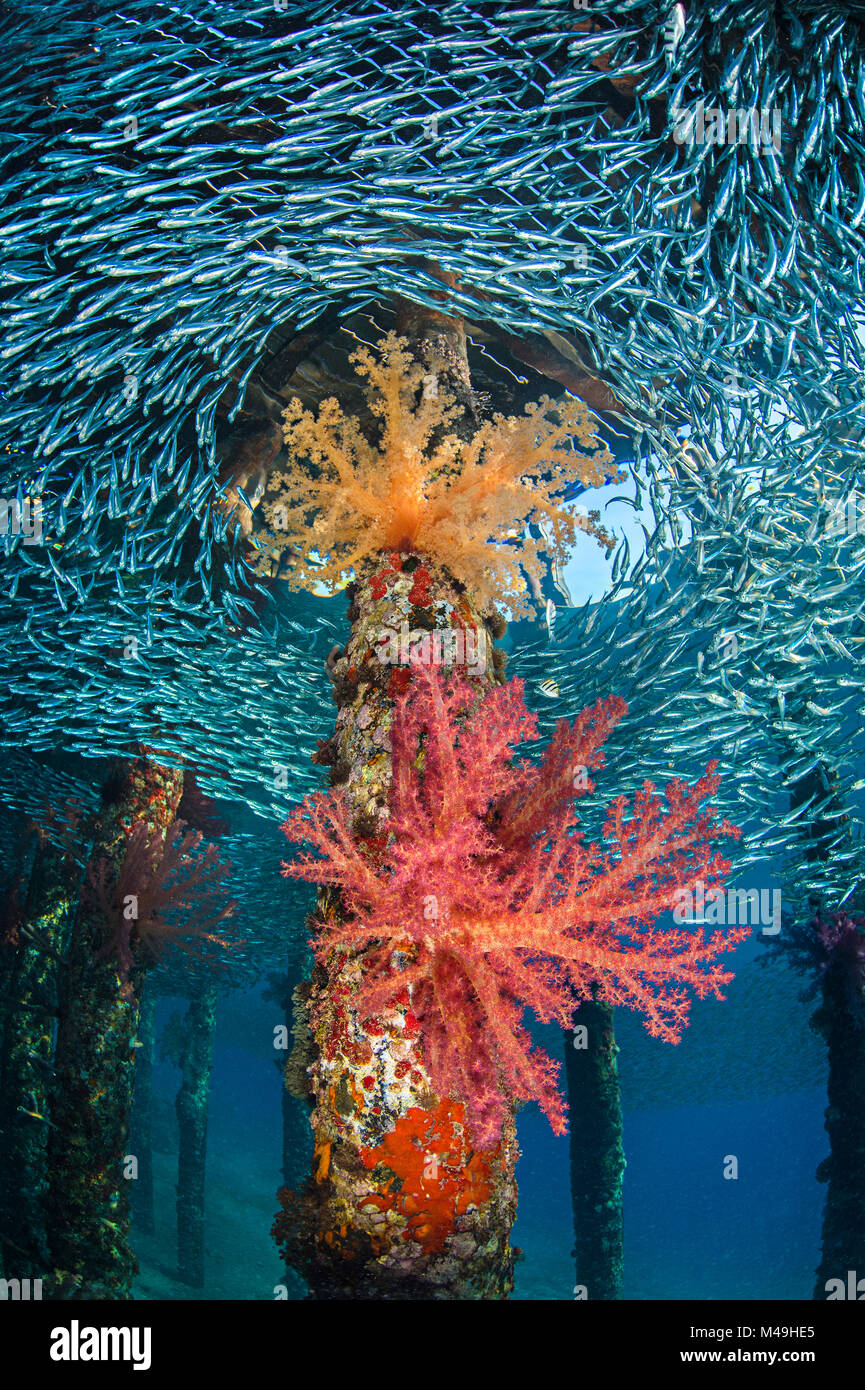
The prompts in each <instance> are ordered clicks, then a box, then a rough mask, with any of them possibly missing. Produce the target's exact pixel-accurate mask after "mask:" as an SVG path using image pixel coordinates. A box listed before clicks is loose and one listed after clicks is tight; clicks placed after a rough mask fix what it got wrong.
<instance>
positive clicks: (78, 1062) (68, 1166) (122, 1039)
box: [46, 758, 183, 1299]
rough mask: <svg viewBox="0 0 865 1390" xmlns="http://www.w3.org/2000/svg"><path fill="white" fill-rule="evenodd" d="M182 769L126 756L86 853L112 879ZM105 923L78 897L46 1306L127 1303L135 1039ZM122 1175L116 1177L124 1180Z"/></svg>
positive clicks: (62, 1018)
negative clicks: (137, 827) (132, 838)
mask: <svg viewBox="0 0 865 1390" xmlns="http://www.w3.org/2000/svg"><path fill="white" fill-rule="evenodd" d="M182 791H183V773H182V772H178V771H175V770H173V769H170V768H166V767H162V766H160V765H159V764H158V763H156V762H152V761H150V760H148V759H145V758H138V759H136V760H135V761H133V762H130V763H128V764H125V765H122V766H121V768H120V769H119V770H118V774H117V778H116V781H115V783H114V786H113V787H112V789H111V800H110V802H109V803H108V804H107V805H106V806H105V807H104V808H103V811H102V813H101V817H100V821H99V824H98V826H97V831H96V835H95V838H94V844H93V850H92V856H93V860H94V862H95V861H96V860H100V859H105V860H106V861H107V863H108V869H109V875H113V876H116V875H117V874H118V873H119V871H120V866H121V864H122V863H123V859H124V856H125V854H126V848H127V838H128V835H129V832H130V830H131V828H132V825H133V824H134V823H135V822H143V823H144V824H146V825H147V827H148V829H149V830H150V831H151V832H153V831H161V832H162V833H163V834H164V832H165V831H166V830H167V829H168V827H169V826H170V825H171V823H172V822H173V821H174V819H175V816H176V812H177V807H178V804H179V802H180V797H181V793H182ZM113 926H114V924H112V923H106V922H104V921H103V920H101V918H100V915H99V913H98V912H97V911H95V910H94V909H93V908H92V907H91V906H90V905H89V904H88V902H87V900H86V898H83V899H82V902H81V904H80V907H79V912H78V918H77V921H76V924H75V928H74V930H73V932H72V938H71V941H70V946H69V952H68V956H67V962H66V970H65V974H64V981H63V988H62V990H61V996H60V1011H59V1020H58V1029H57V1046H56V1056H55V1064H54V1066H55V1085H54V1091H53V1097H52V1106H51V1135H50V1139H49V1143H48V1183H49V1187H48V1194H47V1198H46V1209H47V1233H48V1248H49V1252H50V1257H51V1263H52V1266H53V1276H52V1279H51V1286H52V1288H51V1292H52V1296H53V1297H55V1298H72V1299H81V1298H113V1299H126V1298H130V1297H131V1286H132V1280H133V1277H134V1274H135V1271H136V1261H135V1256H134V1254H133V1252H132V1247H131V1245H130V1242H129V1198H128V1183H129V1182H130V1181H134V1175H135V1163H134V1161H133V1162H131V1163H130V1164H128V1165H125V1164H124V1159H125V1158H129V1159H130V1160H134V1159H135V1156H134V1155H127V1154H126V1138H127V1125H128V1119H129V1112H130V1107H131V1101H132V1084H133V1075H134V1069H135V1052H136V1046H137V1042H138V1014H139V1002H138V1000H139V990H140V987H141V982H142V979H143V975H144V964H143V962H142V961H141V959H140V958H138V957H136V958H135V959H134V961H133V965H132V968H131V970H130V971H129V974H128V978H127V979H125V980H124V979H122V978H121V976H120V974H119V972H118V967H117V963H116V961H115V960H113V959H112V957H111V956H108V955H106V954H105V953H104V947H105V944H106V936H107V934H108V933H110V931H111V929H112V928H113ZM124 1167H127V1168H128V1172H127V1173H124Z"/></svg>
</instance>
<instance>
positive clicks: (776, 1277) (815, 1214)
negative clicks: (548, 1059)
mask: <svg viewBox="0 0 865 1390" xmlns="http://www.w3.org/2000/svg"><path fill="white" fill-rule="evenodd" d="M753 970H754V967H752V968H751V976H750V977H749V973H748V971H747V970H743V971H742V976H741V982H740V988H739V993H738V995H737V992H736V986H735V985H734V986H732V987H731V990H730V997H729V998H728V999H727V1001H725V1002H724V1003H723V1004H722V1003H718V1002H716V1001H706V1002H704V1003H702V1004H697V1005H696V1006H695V1017H694V1023H693V1028H692V1030H691V1033H690V1037H689V1034H688V1033H686V1035H685V1039H684V1040H683V1042H682V1044H680V1046H679V1047H678V1048H670V1047H669V1046H668V1045H666V1044H662V1043H659V1042H658V1041H657V1040H654V1039H651V1038H649V1037H647V1035H646V1034H645V1033H644V1031H643V1029H642V1028H641V1027H640V1026H639V1024H638V1023H637V1021H636V1020H635V1019H633V1018H632V1017H630V1016H628V1015H622V1016H620V1019H619V1027H618V1037H619V1041H620V1046H621V1053H620V1057H619V1067H620V1074H621V1078H622V1089H623V1098H624V1099H623V1117H624V1145H625V1152H626V1159H627V1170H626V1175H625V1189H624V1198H625V1239H626V1262H625V1288H624V1294H625V1298H626V1299H684V1298H689V1299H723V1298H744V1299H755V1300H761V1299H769V1298H782V1299H810V1297H811V1291H812V1287H813V1271H814V1268H815V1266H816V1264H817V1259H818V1255H819V1238H820V1216H821V1210H822V1203H823V1196H824V1189H823V1188H822V1187H821V1186H820V1185H819V1184H818V1183H817V1182H816V1180H815V1177H814V1172H815V1169H816V1166H817V1164H818V1163H819V1161H820V1159H821V1158H822V1157H823V1156H824V1155H825V1153H826V1151H827V1141H826V1136H825V1134H824V1131H823V1127H822V1126H823V1109H824V1106H825V1082H822V1083H821V1082H820V1080H819V1071H818V1074H817V1076H816V1077H815V1074H814V1073H815V1065H816V1066H818V1067H819V1060H820V1052H819V1046H818V1047H816V1049H815V1044H814V1041H813V1035H811V1034H810V1033H809V1031H808V1030H807V1015H808V1008H807V1006H805V1005H800V1006H797V1005H796V1003H795V996H793V999H794V1002H793V1003H792V1004H790V1005H789V1006H787V1007H786V1008H785V1010H784V1011H783V1017H785V1018H786V1020H787V1021H786V1028H785V1032H784V1034H783V1035H782V1036H781V1037H780V1038H779V1037H778V1036H776V1035H775V1036H771V1037H769V1036H767V1037H766V1039H765V1046H764V1047H763V1048H762V1051H760V1050H759V1049H760V1044H759V1042H757V1043H755V1041H754V1039H755V1037H759V1030H760V1026H761V1018H760V1017H759V1016H758V1017H754V1015H753V1011H752V1004H751V1001H752V998H753V995H754V991H753V988H752V986H753V984H754V982H755V981H756V985H757V986H758V987H759V988H760V989H762V990H765V988H766V985H767V984H768V983H771V982H773V981H775V976H774V975H768V976H767V975H766V974H765V973H764V972H761V973H760V975H759V976H756V977H754V976H753ZM764 981H765V984H764ZM783 983H784V982H783V979H782V978H781V977H779V978H778V980H777V985H778V987H779V988H780V987H781V986H782V985H783ZM767 992H768V991H767ZM758 997H759V996H758ZM178 1009H182V1001H180V1000H168V999H164V1000H160V1003H159V1009H158V1020H159V1026H163V1025H164V1022H165V1021H166V1020H167V1018H168V1017H169V1016H170V1015H171V1014H172V1013H174V1012H176V1011H178ZM770 1017H771V1016H770ZM762 1021H763V1022H765V1020H762ZM278 1022H279V1017H278V1010H277V1008H276V1006H275V1005H274V1004H273V1003H272V1002H269V1001H264V1000H263V999H262V991H261V988H257V989H255V990H252V991H249V992H247V993H244V994H240V993H235V994H230V995H227V996H226V997H225V998H224V999H223V1000H222V1001H221V1014H220V1019H219V1025H218V1031H217V1042H216V1048H215V1053H214V1068H213V1077H212V1094H211V1107H210V1121H209V1134H208V1177H207V1184H208V1185H207V1238H206V1255H207V1282H206V1285H205V1288H204V1289H203V1290H202V1291H200V1292H198V1293H195V1292H194V1291H192V1290H190V1289H186V1288H184V1286H183V1285H181V1284H179V1283H177V1282H176V1280H175V1278H174V1274H173V1269H172V1260H173V1249H174V1219H175V1218H174V1207H173V1203H174V1181H175V1177H176V1139H175V1126H174V1122H173V1102H174V1095H175V1093H176V1089H177V1085H178V1079H179V1073H178V1071H177V1070H176V1068H175V1067H174V1066H173V1065H172V1064H171V1063H170V1062H168V1061H165V1060H162V1061H158V1062H157V1065H156V1068H155V1074H154V1092H155V1112H156V1120H157V1123H156V1125H155V1130H154V1147H155V1150H156V1170H157V1231H156V1235H155V1237H151V1238H139V1240H138V1249H139V1254H140V1257H141V1261H142V1275H141V1278H140V1280H139V1285H138V1289H137V1293H138V1296H139V1297H145V1298H146V1297H159V1298H191V1297H196V1296H197V1297H204V1298H216V1299H220V1298H222V1299H229V1298H238V1299H272V1298H274V1297H275V1296H276V1293H275V1291H278V1292H280V1293H283V1292H287V1294H288V1297H289V1298H291V1299H296V1298H302V1297H303V1294H304V1291H305V1290H304V1285H303V1284H302V1282H301V1281H300V1280H299V1279H296V1280H295V1281H294V1282H293V1283H291V1284H290V1285H288V1286H287V1288H286V1289H285V1290H283V1288H282V1286H283V1283H284V1274H283V1271H282V1268H281V1264H280V1260H279V1257H278V1255H277V1252H276V1247H275V1245H274V1244H273V1242H272V1240H271V1239H270V1236H269V1229H270V1223H271V1221H272V1218H273V1215H274V1214H275V1212H276V1209H277V1202H276V1192H277V1189H278V1188H279V1187H280V1186H281V1185H282V1183H283V1176H282V1171H281V1165H282V1111H281V1105H282V1078H281V1074H280V1067H279V1066H277V1065H275V1059H278V1061H279V1063H280V1065H281V1062H282V1060H283V1057H284V1054H282V1053H278V1052H276V1051H275V1050H274V1047H273V1027H274V1025H275V1024H276V1023H278ZM773 1022H776V1021H775V1020H773ZM535 1032H536V1035H537V1038H538V1041H539V1042H540V1043H541V1044H542V1045H543V1046H545V1047H546V1048H547V1049H548V1050H549V1051H550V1052H552V1053H553V1054H554V1055H556V1056H557V1057H561V1055H562V1036H561V1034H560V1033H559V1032H558V1030H556V1029H554V1028H537V1029H535ZM770 1043H771V1045H772V1048H774V1054H773V1057H772V1058H770V1057H769V1053H770V1051H771V1048H770V1047H769V1044H770ZM716 1045H718V1050H717V1054H716V1056H715V1059H714V1061H712V1060H711V1057H710V1060H709V1062H706V1060H705V1059H706V1057H707V1056H710V1054H709V1053H707V1052H706V1048H707V1047H713V1046H716ZM755 1048H756V1049H758V1051H757V1054H756V1055H754V1053H755ZM689 1049H690V1050H689ZM767 1058H768V1059H769V1060H768V1061H767ZM803 1058H805V1059H806V1060H807V1065H804V1063H803ZM815 1059H816V1062H815ZM779 1060H780V1065H781V1067H782V1068H783V1067H784V1066H786V1069H787V1075H786V1076H785V1075H784V1072H783V1070H781V1071H779V1070H778V1066H779ZM695 1061H696V1062H697V1063H698V1064H699V1067H700V1068H701V1073H700V1074H701V1075H702V1089H703V1093H704V1095H705V1096H707V1097H712V1096H715V1097H717V1095H718V1094H719V1093H720V1094H722V1095H723V1093H724V1091H725V1089H730V1088H733V1089H734V1090H735V1089H736V1087H737V1085H738V1083H739V1081H741V1077H742V1074H743V1073H744V1074H745V1076H746V1077H750V1078H752V1079H751V1080H750V1082H748V1083H747V1084H751V1085H752V1086H753V1087H754V1088H755V1091H759V1092H761V1093H755V1094H753V1095H750V1096H748V1097H746V1098H737V1099H735V1100H724V1099H717V1098H714V1099H705V1100H704V1101H703V1103H689V1099H688V1096H687V1090H688V1088H689V1087H692V1086H693V1071H692V1064H693V1063H694V1062H695ZM662 1069H664V1078H663V1093H664V1094H665V1095H666V1096H667V1097H668V1098H669V1097H674V1095H675V1088H676V1085H677V1084H679V1085H680V1087H681V1089H682V1091H683V1095H682V1098H681V1101H680V1103H677V1104H672V1103H664V1104H658V1103H651V1104H649V1105H644V1104H642V1100H641V1097H643V1098H645V1097H646V1095H647V1093H648V1096H649V1098H650V1099H651V1095H652V1091H653V1089H654V1091H655V1092H660V1091H661V1080H660V1078H661V1074H662ZM737 1071H738V1073H739V1077H738V1079H737V1075H736V1073H737ZM803 1075H804V1076H806V1077H807V1079H808V1080H809V1081H810V1083H811V1084H809V1085H807V1086H805V1087H803V1086H802V1077H803ZM677 1077H678V1078H679V1080H678V1083H677ZM815 1080H816V1081H817V1084H814V1083H815ZM779 1088H783V1089H782V1090H781V1093H771V1092H778V1090H779ZM290 1106H291V1111H290V1114H291V1119H292V1135H293V1144H292V1152H291V1159H292V1171H291V1173H290V1180H291V1182H292V1184H294V1183H298V1184H299V1183H300V1182H301V1181H302V1179H303V1177H304V1175H305V1174H306V1172H307V1171H308V1168H309V1161H310V1155H311V1149H312V1144H311V1137H310V1132H309V1128H308V1124H307V1122H306V1111H305V1107H304V1106H303V1104H302V1103H301V1102H299V1101H296V1100H294V1099H292V1100H291V1101H290ZM518 1133H519V1143H520V1147H521V1150H522V1157H521V1158H520V1160H519V1163H518V1165H517V1181H518V1186H519V1215H518V1219H517V1223H516V1225H515V1227H514V1232H513V1243H514V1244H515V1245H517V1246H519V1247H520V1249H521V1250H522V1257H521V1259H520V1260H519V1261H518V1263H517V1272H516V1288H515V1292H514V1295H513V1296H514V1298H515V1299H517V1300H539V1299H543V1300H554V1301H568V1300H571V1299H572V1298H573V1296H574V1283H575V1275H574V1263H573V1258H572V1254H571V1251H572V1248H573V1225H572V1216H571V1201H570V1188H569V1166H568V1155H569V1139H568V1138H567V1137H564V1138H556V1137H555V1136H554V1135H553V1134H552V1133H551V1131H550V1129H549V1126H548V1124H547V1121H546V1119H545V1118H544V1117H543V1115H541V1113H540V1112H539V1111H538V1109H537V1107H534V1106H532V1107H527V1108H526V1109H525V1110H523V1111H522V1112H521V1114H520V1116H519V1121H518ZM730 1156H732V1157H735V1159H736V1160H737V1164H738V1176H737V1177H736V1178H725V1177H724V1169H725V1164H726V1165H727V1167H728V1168H729V1167H730V1164H729V1158H730Z"/></svg>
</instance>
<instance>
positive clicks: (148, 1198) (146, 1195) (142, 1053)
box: [129, 979, 156, 1235]
mask: <svg viewBox="0 0 865 1390" xmlns="http://www.w3.org/2000/svg"><path fill="white" fill-rule="evenodd" d="M138 1043H139V1046H138V1047H137V1048H136V1049H135V1052H136V1056H135V1094H134V1096H133V1100H132V1114H131V1116H130V1120H129V1148H130V1151H131V1152H132V1153H134V1154H135V1155H136V1157H137V1159H138V1177H137V1178H136V1180H135V1183H134V1185H133V1188H132V1214H133V1219H134V1221H135V1225H136V1227H137V1228H138V1230H139V1231H141V1232H143V1233H144V1234H145V1235H153V1232H154V1231H155V1229H156V1217H155V1212H154V1205H153V1063H154V1058H155V1054H156V994H155V992H154V990H153V989H152V988H151V987H150V985H149V984H148V982H147V980H146V979H145V981H144V986H143V989H142V991H141V993H140V994H139V999H138Z"/></svg>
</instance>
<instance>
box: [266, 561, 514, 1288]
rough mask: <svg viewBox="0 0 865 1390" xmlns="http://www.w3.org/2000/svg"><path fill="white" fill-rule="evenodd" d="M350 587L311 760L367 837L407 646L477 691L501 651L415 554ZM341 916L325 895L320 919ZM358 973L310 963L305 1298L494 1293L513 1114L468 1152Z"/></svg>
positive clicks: (283, 1221) (417, 1056)
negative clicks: (322, 732) (342, 640)
mask: <svg viewBox="0 0 865 1390" xmlns="http://www.w3.org/2000/svg"><path fill="white" fill-rule="evenodd" d="M350 592H351V598H352V602H351V607H350V609H349V618H350V620H351V623H352V628H351V635H350V637H349V640H348V643H347V645H346V647H345V650H344V651H343V652H338V653H334V655H333V656H332V658H331V662H330V668H331V673H332V679H333V683H334V694H335V699H336V703H337V706H338V709H339V713H338V716H337V721H336V732H335V734H334V736H333V738H332V739H331V740H329V741H328V743H327V744H326V745H325V746H324V747H323V748H322V749H320V750H319V754H318V761H320V762H325V763H329V764H330V765H331V780H332V782H333V783H334V784H335V785H341V786H343V787H344V788H345V789H346V791H347V793H348V795H349V797H350V799H351V803H352V806H353V807H354V811H355V816H354V827H353V828H354V833H355V834H356V835H358V836H364V837H367V838H374V837H376V836H378V835H380V834H383V833H386V827H385V823H384V821H385V811H386V806H387V793H388V787H389V783H390V777H391V762H390V741H389V729H390V726H391V720H392V714H393V708H394V702H395V700H396V698H397V697H398V695H400V694H401V693H403V692H404V691H405V690H406V689H407V688H408V686H409V685H410V683H411V680H412V669H411V664H410V661H409V657H410V655H411V653H412V651H414V652H416V653H418V654H420V655H424V654H425V655H426V657H427V659H430V657H431V658H432V659H433V660H435V659H436V655H435V653H436V651H437V650H438V651H441V654H442V661H443V664H444V665H446V664H447V660H446V654H450V655H451V656H453V654H454V652H456V653H457V655H458V656H459V654H460V653H461V654H462V661H464V662H465V665H466V666H467V668H468V674H469V676H470V677H471V678H472V679H473V681H474V683H475V684H476V686H477V690H478V694H479V695H480V694H481V693H482V692H483V691H484V690H485V689H487V688H488V687H489V686H490V684H491V683H492V682H493V681H495V680H496V679H497V678H498V675H497V672H496V670H495V665H496V664H498V663H499V662H500V656H499V654H498V653H497V654H496V658H495V663H494V660H493V637H492V628H491V627H490V626H488V625H487V624H486V623H485V622H484V620H483V619H482V617H481V616H480V614H479V613H478V612H477V611H476V610H475V609H474V608H473V607H472V605H471V603H470V602H469V600H468V598H467V596H466V594H465V592H464V590H463V587H462V585H460V584H459V583H457V582H456V581H454V579H453V578H452V577H451V576H450V575H449V574H448V573H447V572H446V571H445V570H443V569H442V568H440V567H438V566H436V565H433V564H431V563H429V562H428V561H427V560H426V559H424V558H423V557H422V556H419V555H410V554H407V553H402V554H399V555H393V556H386V555H383V556H381V557H380V563H379V565H378V567H377V568H376V569H375V570H374V572H371V573H367V574H365V575H364V576H362V578H361V579H360V580H359V581H358V582H357V583H356V584H355V585H354V587H353V590H352V591H350ZM494 626H496V625H495V624H494ZM445 632H449V633H450V634H451V636H450V637H449V638H448V640H447V642H441V637H442V634H443V633H445ZM436 634H438V637H436ZM455 634H461V636H460V637H459V638H457V636H456V635H455ZM382 657H387V658H388V659H387V660H384V661H383V660H382V659H381V658H382ZM339 911H340V904H339V902H338V901H337V900H336V896H335V894H333V893H331V892H330V891H329V890H324V891H323V892H322V893H321V894H320V897H319V908H318V912H319V915H320V916H324V917H326V916H327V915H328V914H329V913H338V912H339ZM364 968H365V957H364V954H363V953H361V954H359V955H349V954H347V953H346V952H345V951H334V952H333V954H332V955H331V957H330V958H329V960H328V962H327V965H326V967H321V966H319V967H317V968H316V970H315V972H314V975H313V980H312V987H311V990H310V992H309V997H308V1003H307V1011H308V1019H309V1026H310V1034H311V1039H310V1042H311V1057H312V1062H311V1065H310V1067H309V1079H310V1088H311V1094H312V1099H313V1112H312V1117H311V1124H312V1127H313V1132H314V1136H315V1155H314V1171H313V1177H312V1179H311V1180H310V1183H309V1184H308V1188H307V1191H306V1192H305V1193H304V1194H302V1195H297V1194H292V1193H287V1192H285V1190H283V1193H282V1194H281V1200H282V1202H283V1213H282V1214H281V1216H280V1217H278V1218H277V1223H276V1226H275V1234H276V1236H277V1238H278V1239H279V1240H281V1241H282V1242H283V1243H284V1244H285V1247H286V1253H287V1257H288V1259H289V1261H290V1262H291V1263H293V1264H294V1265H295V1266H296V1267H297V1268H299V1269H301V1270H302V1271H303V1272H304V1274H305V1275H306V1277H307V1279H308V1281H309V1285H310V1296H311V1297H313V1298H319V1299H341V1298H344V1299H357V1298H361V1299H363V1298H369V1299H500V1298H504V1297H506V1296H507V1294H508V1292H509V1291H510V1289H511V1288H512V1286H513V1252H512V1249H511V1246H510V1240H509V1232H510V1228H511V1225H512V1223H513V1220H514V1217H515V1214H516V1184H515V1181H514V1165H515V1163H516V1159H517V1156H518V1149H517V1145H516V1137H515V1126H514V1122H513V1117H512V1116H511V1117H510V1118H509V1120H508V1122H507V1124H506V1125H505V1128H504V1131H503V1134H502V1138H501V1142H500V1143H499V1145H498V1146H497V1147H496V1148H495V1149H492V1150H490V1151H487V1152H475V1151H473V1150H472V1148H471V1145H470V1143H469V1140H468V1137H467V1134H466V1126H465V1114H464V1108H463V1105H462V1104H461V1103H460V1102H458V1101H455V1100H453V1099H450V1098H447V1097H441V1096H437V1095H436V1094H435V1092H434V1091H433V1088H432V1086H431V1084H430V1080H429V1075H428V1072H427V1070H426V1066H425V1064H424V1060H423V1052H422V1047H421V1043H420V1034H419V1027H418V1023H417V1020H416V1019H415V1018H414V1016H413V1014H412V1011H411V1002H410V999H409V997H408V994H407V993H406V995H405V996H404V997H403V998H402V1000H401V1001H400V1002H399V1003H398V1004H397V1006H396V1007H395V1008H394V1009H392V1010H391V1011H389V1012H388V1013H386V1014H384V1015H382V1016H381V1017H379V1018H377V1019H375V1020H362V1019H360V1018H359V1017H358V1015H357V1013H356V1012H355V1010H354V1008H353V1005H352V999H353V997H354V995H355V992H356V989H357V985H358V983H359V981H360V980H361V979H362V977H363V971H364Z"/></svg>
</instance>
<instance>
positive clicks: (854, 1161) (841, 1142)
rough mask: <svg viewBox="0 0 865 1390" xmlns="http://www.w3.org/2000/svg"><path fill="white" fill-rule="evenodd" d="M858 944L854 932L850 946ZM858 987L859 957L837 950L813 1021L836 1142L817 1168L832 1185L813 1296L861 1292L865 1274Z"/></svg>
mask: <svg viewBox="0 0 865 1390" xmlns="http://www.w3.org/2000/svg"><path fill="white" fill-rule="evenodd" d="M853 944H855V943H854V942H853V937H852V935H851V942H850V946H851V948H852V946H853ZM851 975H853V976H854V977H855V978H854V979H852V980H851ZM861 990H862V983H861V975H860V974H859V970H858V962H857V961H851V960H850V959H848V958H845V955H844V953H843V952H839V953H838V955H837V956H836V958H835V959H834V960H831V961H830V964H829V965H828V966H827V968H826V971H825V974H824V976H823V983H822V999H821V1005H820V1008H819V1009H818V1010H817V1013H816V1014H815V1015H814V1019H813V1022H814V1026H815V1027H816V1028H817V1029H819V1031H820V1032H821V1033H822V1035H823V1037H824V1038H825V1039H826V1046H827V1049H828V1054H829V1079H828V1083H827V1092H828V1102H829V1103H828V1105H827V1107H826V1132H827V1134H828V1135H829V1143H830V1146H831V1153H830V1154H829V1157H828V1158H825V1159H824V1160H823V1161H822V1163H821V1164H820V1166H819V1167H818V1169H817V1177H818V1179H819V1181H821V1182H825V1183H826V1184H827V1187H826V1206H825V1208H824V1211H823V1245H822V1252H821V1257H820V1264H819V1267H818V1269H817V1281H816V1284H815V1288H814V1298H815V1299H827V1298H830V1297H834V1298H839V1297H840V1298H857V1297H861V1293H860V1292H857V1291H855V1289H854V1292H852V1293H851V1292H850V1282H851V1281H850V1274H851V1271H852V1272H853V1280H852V1283H853V1285H854V1286H855V1285H857V1281H858V1280H860V1279H861V1278H862V1277H863V1272H865V1001H863V999H862V998H861ZM854 991H855V992H856V993H857V994H859V996H860V997H859V998H858V999H856V998H855V994H854ZM858 1287H859V1288H860V1289H861V1288H862V1287H865V1286H862V1285H859V1286H858Z"/></svg>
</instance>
